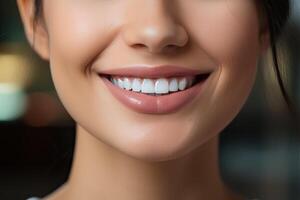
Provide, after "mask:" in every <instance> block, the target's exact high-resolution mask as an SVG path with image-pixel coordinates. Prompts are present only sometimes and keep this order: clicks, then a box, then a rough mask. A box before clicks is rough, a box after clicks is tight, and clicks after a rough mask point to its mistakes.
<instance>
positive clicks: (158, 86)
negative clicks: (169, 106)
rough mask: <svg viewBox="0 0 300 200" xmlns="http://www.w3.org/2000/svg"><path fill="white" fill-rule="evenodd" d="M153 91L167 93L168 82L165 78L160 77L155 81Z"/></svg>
mask: <svg viewBox="0 0 300 200" xmlns="http://www.w3.org/2000/svg"><path fill="white" fill-rule="evenodd" d="M155 93H156V94H166V93H169V82H168V80H167V79H165V78H160V79H158V80H157V81H156V82H155Z"/></svg>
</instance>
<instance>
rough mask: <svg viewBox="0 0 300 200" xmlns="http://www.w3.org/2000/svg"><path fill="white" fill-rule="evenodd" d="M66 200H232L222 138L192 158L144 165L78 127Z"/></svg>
mask: <svg viewBox="0 0 300 200" xmlns="http://www.w3.org/2000/svg"><path fill="white" fill-rule="evenodd" d="M76 136H77V138H76V148H75V154H74V160H73V165H72V169H71V173H70V177H69V180H68V181H67V183H66V184H65V185H66V188H68V189H66V192H65V194H66V195H65V197H64V199H72V200H83V199H89V200H94V199H95V200H96V199H122V200H129V199H130V200H135V199H136V200H153V199H155V200H171V199H178V200H185V199H189V200H194V199H197V200H201V199H205V200H215V199H219V200H225V199H226V200H227V199H230V200H233V199H239V198H237V197H235V196H234V195H233V194H232V193H231V192H230V191H229V190H228V189H227V188H226V186H225V185H224V184H223V182H222V180H221V176H220V174H219V163H218V160H219V158H218V137H215V138H213V139H211V140H210V141H208V142H206V143H205V144H204V145H202V146H201V147H199V148H198V149H196V150H194V151H192V152H191V153H189V154H188V155H186V156H184V157H182V158H178V159H175V160H169V161H164V162H145V161H142V160H137V159H135V158H133V157H130V156H128V155H125V154H124V153H122V152H120V151H118V150H116V149H114V148H112V147H110V146H109V145H106V144H104V143H102V142H101V141H100V140H99V139H97V138H95V137H93V136H92V135H91V134H89V133H87V132H86V131H85V130H84V129H83V128H81V127H80V126H78V127H77V134H76Z"/></svg>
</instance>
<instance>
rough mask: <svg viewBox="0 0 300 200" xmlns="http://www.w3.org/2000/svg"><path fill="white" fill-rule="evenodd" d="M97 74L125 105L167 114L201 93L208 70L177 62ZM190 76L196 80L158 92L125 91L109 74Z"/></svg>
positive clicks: (144, 111)
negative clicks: (181, 65)
mask: <svg viewBox="0 0 300 200" xmlns="http://www.w3.org/2000/svg"><path fill="white" fill-rule="evenodd" d="M98 74H99V77H100V78H101V80H102V81H103V82H104V84H105V85H106V86H107V88H108V89H109V91H110V92H111V94H112V95H113V96H114V97H115V98H116V99H117V100H118V101H119V102H120V103H122V104H123V105H124V106H126V107H128V108H129V109H131V110H133V111H135V112H139V113H144V114H168V113H173V112H176V111H178V110H180V109H181V108H183V107H185V106H186V105H187V104H189V103H190V102H191V101H192V100H193V99H194V98H195V97H196V96H198V95H199V94H200V93H201V91H202V88H203V86H204V85H205V83H206V80H207V78H208V77H209V75H210V74H211V71H210V72H209V71H203V70H202V71H200V70H195V69H189V68H187V67H179V66H160V67H139V66H134V67H128V68H120V69H112V70H104V71H101V72H99V73H98ZM191 76H194V78H195V80H196V81H195V82H194V83H193V85H191V86H190V87H189V88H187V89H184V90H178V91H176V92H172V93H167V94H163V95H158V96H156V95H153V94H145V93H142V92H136V91H129V90H128V89H127V90H126V89H123V88H121V87H119V86H118V85H115V84H113V83H112V82H111V80H112V77H127V78H129V77H131V78H145V80H152V79H161V78H172V77H178V78H180V77H191Z"/></svg>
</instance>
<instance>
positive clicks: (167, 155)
mask: <svg viewBox="0 0 300 200" xmlns="http://www.w3.org/2000/svg"><path fill="white" fill-rule="evenodd" d="M174 129H177V130H178V131H174ZM180 129H182V128H180V127H177V126H174V125H173V127H172V128H169V129H164V128H163V127H160V126H157V127H156V128H154V129H152V130H149V131H148V132H147V131H144V132H142V133H141V132H138V133H135V132H134V130H132V131H129V132H130V133H131V134H130V135H126V134H125V135H124V134H123V138H122V137H121V138H118V142H119V144H117V145H118V146H117V147H116V148H118V149H119V151H121V152H122V153H124V154H126V155H129V156H131V157H133V158H135V159H138V160H143V161H148V162H162V161H168V160H174V159H179V158H180V157H182V156H184V155H186V154H188V153H189V152H190V151H191V150H192V149H193V147H194V146H197V145H199V144H196V143H195V140H194V139H193V136H195V135H194V133H193V131H191V130H189V129H185V130H181V131H180ZM144 130H145V129H144ZM129 132H128V133H129ZM119 139H120V140H119Z"/></svg>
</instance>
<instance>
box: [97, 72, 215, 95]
mask: <svg viewBox="0 0 300 200" xmlns="http://www.w3.org/2000/svg"><path fill="white" fill-rule="evenodd" d="M210 74H211V73H204V74H198V75H195V76H174V77H162V78H142V77H133V76H118V75H109V74H99V76H100V77H102V78H105V79H107V80H108V81H110V82H111V83H112V84H113V85H114V86H116V87H118V88H120V89H123V90H127V91H131V92H135V93H141V94H145V95H150V96H165V95H169V94H172V93H177V92H180V91H185V90H188V89H190V88H192V87H194V86H196V85H197V84H200V83H202V82H204V81H205V80H206V79H207V78H208V77H209V76H210Z"/></svg>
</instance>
